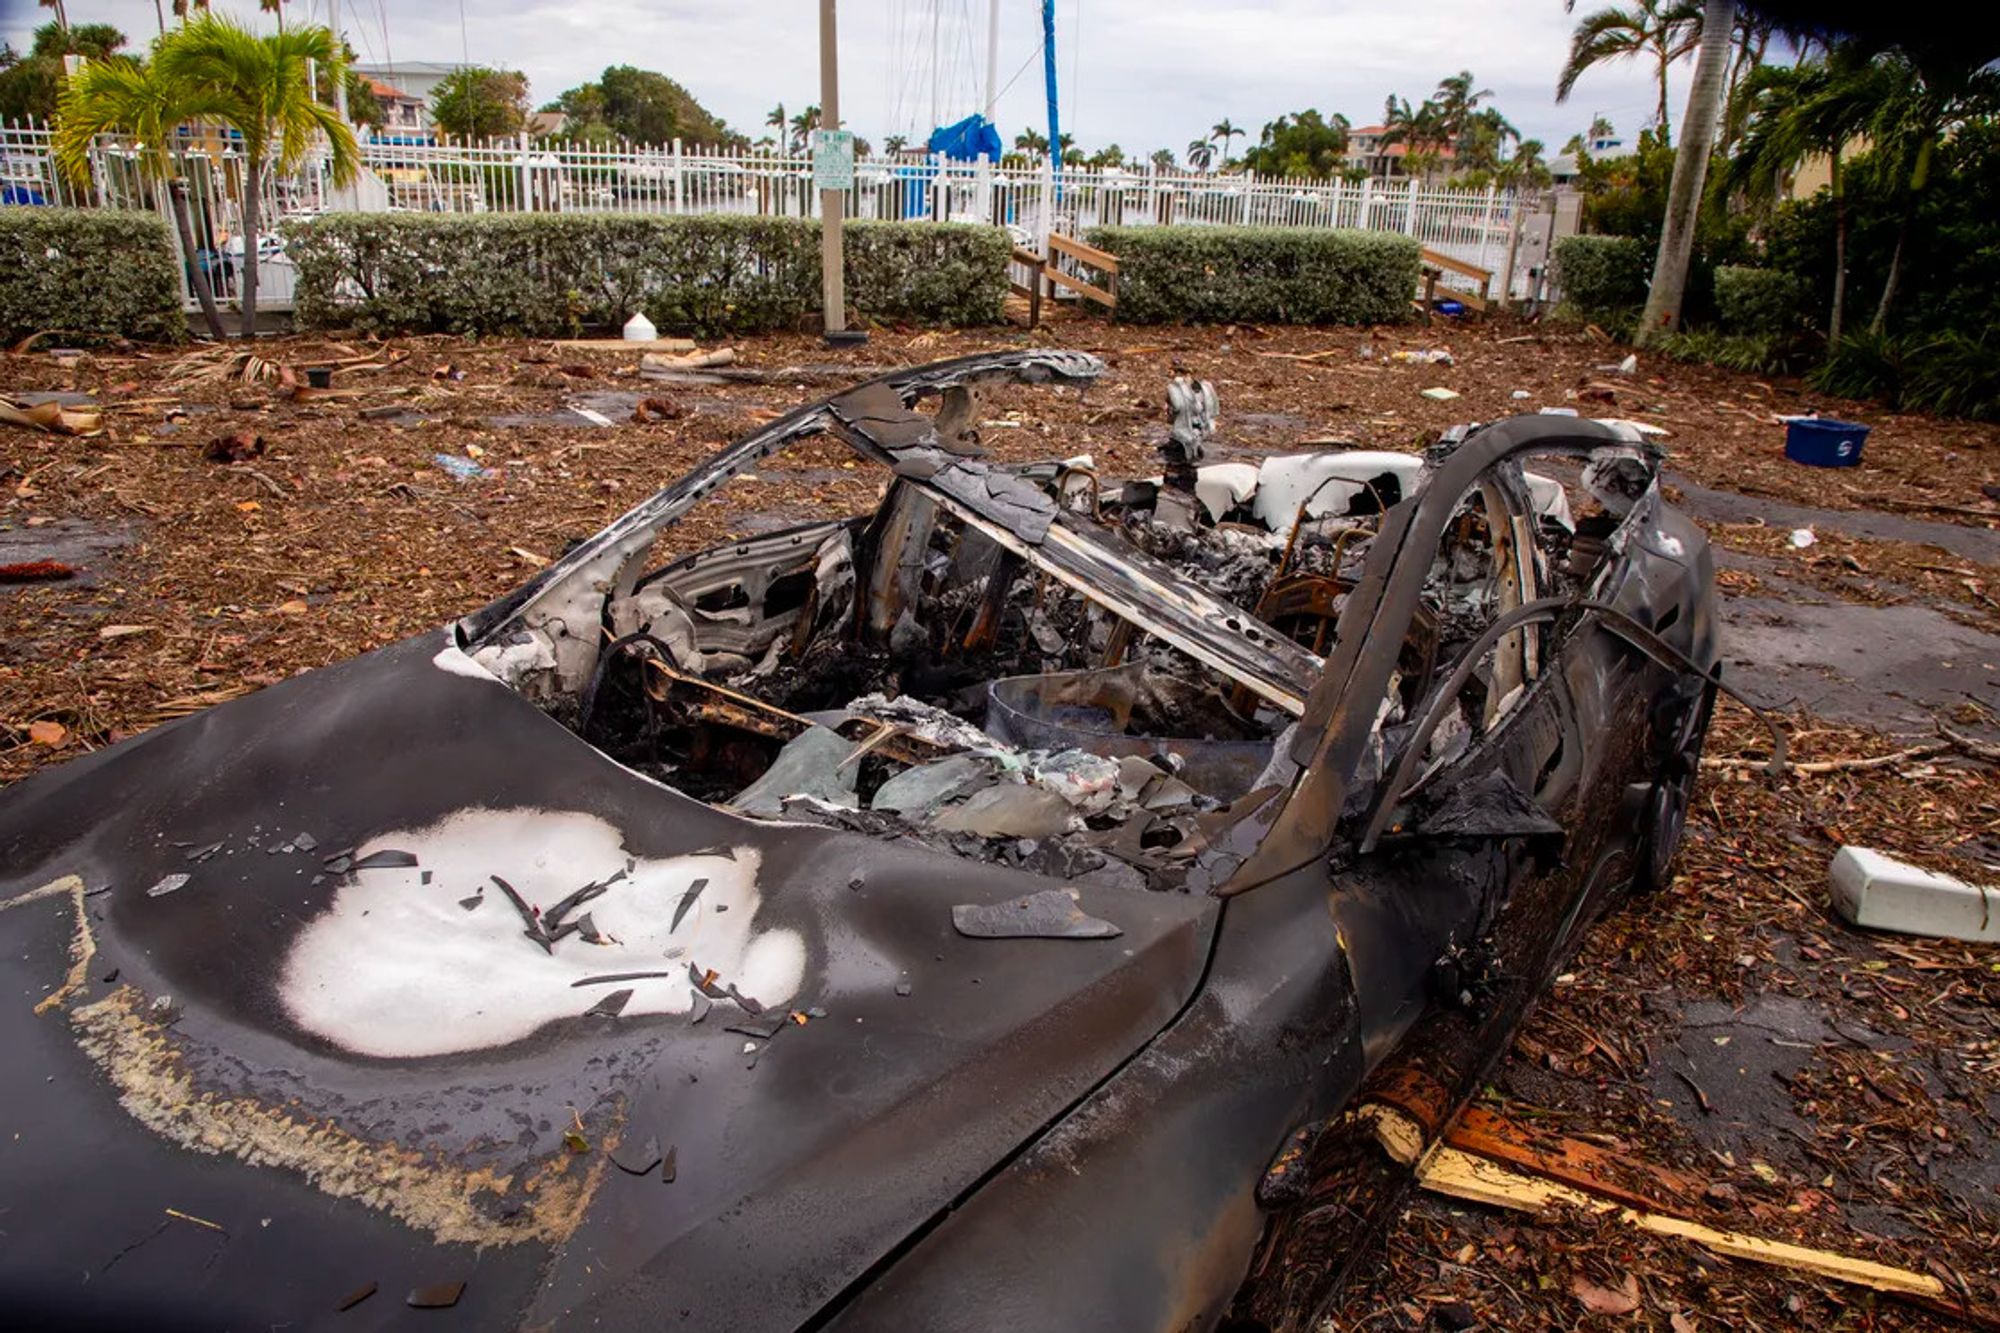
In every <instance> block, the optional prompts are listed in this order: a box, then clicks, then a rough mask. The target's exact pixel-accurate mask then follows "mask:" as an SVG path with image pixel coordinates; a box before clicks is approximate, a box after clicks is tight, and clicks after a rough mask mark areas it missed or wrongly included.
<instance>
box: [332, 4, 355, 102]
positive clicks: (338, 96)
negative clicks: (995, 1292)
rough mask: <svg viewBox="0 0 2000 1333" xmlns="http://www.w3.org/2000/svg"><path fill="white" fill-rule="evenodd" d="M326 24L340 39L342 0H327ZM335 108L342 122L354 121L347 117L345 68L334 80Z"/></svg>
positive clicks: (335, 37)
mask: <svg viewBox="0 0 2000 1333" xmlns="http://www.w3.org/2000/svg"><path fill="white" fill-rule="evenodd" d="M326 26H327V27H329V28H332V29H333V40H334V41H336V42H338V41H340V40H341V37H340V0H326ZM333 109H334V111H336V112H337V113H339V116H340V123H341V124H343V125H352V124H353V123H354V122H353V121H351V120H349V119H348V118H347V71H346V70H344V69H343V70H342V71H341V72H340V77H339V78H337V79H335V80H334V81H333Z"/></svg>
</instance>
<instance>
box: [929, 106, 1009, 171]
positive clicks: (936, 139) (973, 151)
mask: <svg viewBox="0 0 2000 1333" xmlns="http://www.w3.org/2000/svg"><path fill="white" fill-rule="evenodd" d="M930 151H931V152H933V153H942V154H944V155H945V156H946V157H948V158H950V159H951V160H952V161H954V162H977V161H978V160H979V159H980V158H982V157H987V158H991V159H993V160H994V161H995V162H998V161H999V160H1000V153H1001V148H1000V131H998V130H996V129H994V128H993V124H992V122H991V121H989V120H987V119H986V117H984V116H980V115H971V116H967V117H966V118H965V119H964V120H961V121H959V122H958V123H957V124H956V125H946V126H945V127H944V128H943V129H938V130H932V131H931V142H930Z"/></svg>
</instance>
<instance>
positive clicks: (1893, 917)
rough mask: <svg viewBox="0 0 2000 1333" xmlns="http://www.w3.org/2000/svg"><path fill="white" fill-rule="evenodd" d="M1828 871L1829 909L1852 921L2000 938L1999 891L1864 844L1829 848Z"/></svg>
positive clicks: (1944, 935)
mask: <svg viewBox="0 0 2000 1333" xmlns="http://www.w3.org/2000/svg"><path fill="white" fill-rule="evenodd" d="M1829 873H1830V874H1831V876H1832V880H1833V907H1834V910H1835V911H1836V912H1839V913H1840V915H1841V916H1842V917H1843V918H1845V919H1846V920H1848V921H1851V922H1853V923H1854V924H1855V925H1857V926H1861V927H1864V928H1865V929H1868V930H1892V931H1895V932H1897V933H1899V934H1903V935H1930V936H1935V937H1938V938H1941V939H1951V940H1975V941H1981V942H1988V941H1994V940H2000V891H1996V890H1994V889H1989V888H1987V887H1985V886H1984V885H1980V884H1968V883H1966V882H1965V881H1964V880H1962V879H1954V878H1952V877H1951V876H1950V875H1940V874H1936V873H1934V872H1932V871H1929V870H1921V869H1919V868H1918V867H1916V866H1913V865H1911V864H1909V863H1908V862H1907V861H1898V860H1897V859H1896V858H1895V857H1893V856H1884V855H1883V854H1882V853H1881V852H1875V851H1870V850H1869V849H1868V848H1866V847H1842V848H1841V849H1840V850H1839V851H1838V852H1836V853H1834V857H1833V864H1832V866H1831V867H1830V868H1829Z"/></svg>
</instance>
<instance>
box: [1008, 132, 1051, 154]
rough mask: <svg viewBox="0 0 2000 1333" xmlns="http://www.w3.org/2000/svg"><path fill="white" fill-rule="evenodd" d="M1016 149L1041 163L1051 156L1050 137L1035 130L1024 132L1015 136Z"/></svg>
mask: <svg viewBox="0 0 2000 1333" xmlns="http://www.w3.org/2000/svg"><path fill="white" fill-rule="evenodd" d="M1014 147H1016V148H1018V149H1019V150H1021V151H1022V152H1024V153H1026V154H1027V155H1028V156H1029V157H1031V158H1033V159H1034V160H1035V161H1037V162H1039V161H1041V160H1042V159H1043V158H1045V157H1047V156H1048V155H1049V140H1048V136H1047V135H1044V134H1038V133H1037V132H1035V131H1034V130H1022V131H1021V132H1020V133H1019V134H1017V135H1015V136H1014Z"/></svg>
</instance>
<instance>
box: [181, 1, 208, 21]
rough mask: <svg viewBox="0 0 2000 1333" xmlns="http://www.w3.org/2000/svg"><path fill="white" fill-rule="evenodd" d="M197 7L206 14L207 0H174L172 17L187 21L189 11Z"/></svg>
mask: <svg viewBox="0 0 2000 1333" xmlns="http://www.w3.org/2000/svg"><path fill="white" fill-rule="evenodd" d="M197 9H198V10H200V11H201V12H202V13H204V14H206V13H207V12H208V0H174V17H175V18H177V19H179V20H180V21H181V22H183V23H186V22H187V20H188V15H189V13H191V12H192V11H194V10H197Z"/></svg>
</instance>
